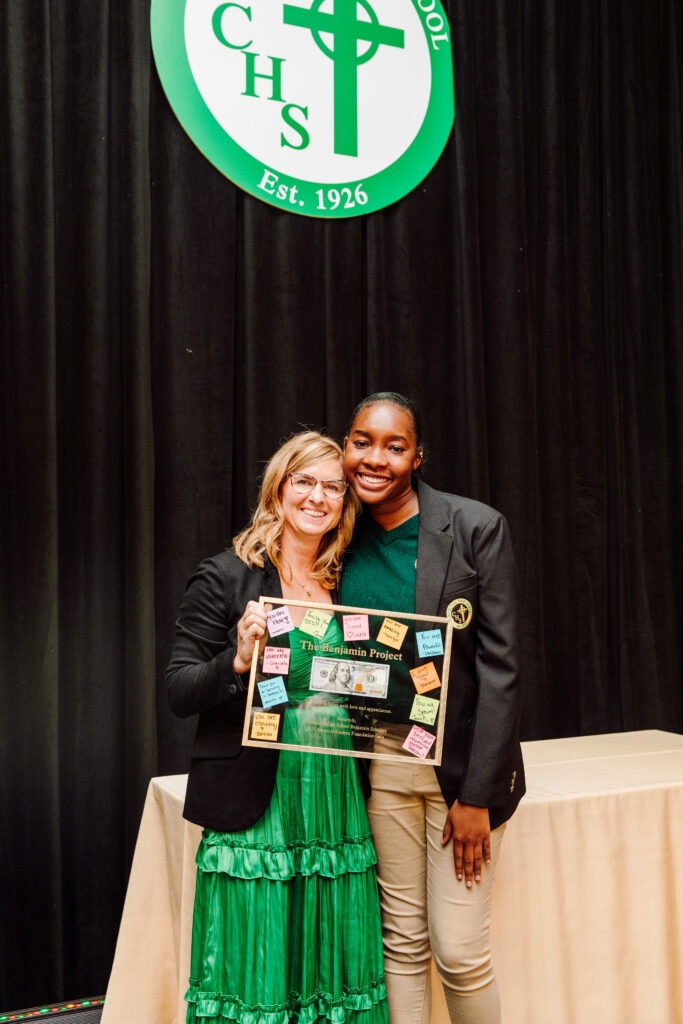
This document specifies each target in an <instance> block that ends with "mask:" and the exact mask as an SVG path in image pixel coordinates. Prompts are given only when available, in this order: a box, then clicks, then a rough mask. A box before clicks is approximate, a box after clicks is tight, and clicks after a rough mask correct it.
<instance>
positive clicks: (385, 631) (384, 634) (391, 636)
mask: <svg viewBox="0 0 683 1024" xmlns="http://www.w3.org/2000/svg"><path fill="white" fill-rule="evenodd" d="M407 632H408V627H407V626H404V625H403V623H402V622H397V621H396V619H385V620H384V622H383V623H382V628H381V629H380V631H379V633H378V634H377V639H378V641H379V642H380V643H381V644H384V645H385V646H386V647H393V648H394V649H395V650H397V651H398V650H400V647H401V644H402V643H403V641H404V640H405V638H406V633H407Z"/></svg>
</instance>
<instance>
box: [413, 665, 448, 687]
mask: <svg viewBox="0 0 683 1024" xmlns="http://www.w3.org/2000/svg"><path fill="white" fill-rule="evenodd" d="M410 674H411V676H412V679H413V682H414V683H415V689H416V690H417V692H418V693H426V692H427V690H434V689H436V687H437V686H441V680H440V679H439V673H438V672H437V671H436V669H435V668H434V662H433V661H428V662H427V664H426V665H418V666H417V668H411V670H410Z"/></svg>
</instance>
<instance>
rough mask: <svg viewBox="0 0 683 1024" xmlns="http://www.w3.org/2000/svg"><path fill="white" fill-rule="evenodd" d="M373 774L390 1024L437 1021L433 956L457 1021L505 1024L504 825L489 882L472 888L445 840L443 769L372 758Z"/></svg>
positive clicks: (496, 836) (486, 868)
mask: <svg viewBox="0 0 683 1024" xmlns="http://www.w3.org/2000/svg"><path fill="white" fill-rule="evenodd" d="M370 779H371V782H372V796H371V798H370V800H369V802H368V815H369V817H370V825H371V826H372V834H373V838H374V841H375V846H376V848H377V857H378V863H379V884H380V899H381V904H382V932H383V938H384V966H385V972H386V979H387V991H388V996H389V1021H390V1024H429V1019H430V1013H431V988H430V966H431V963H430V962H431V956H432V954H433V956H434V962H435V964H436V968H437V970H438V973H439V976H440V978H441V980H442V982H443V986H444V992H445V996H446V1003H447V1005H448V1012H449V1014H450V1018H451V1021H452V1024H498V1022H499V1021H500V999H499V995H498V986H497V983H496V978H495V974H494V972H493V966H492V963H491V949H490V944H489V925H490V920H491V892H492V888H493V878H494V873H495V867H496V863H497V860H498V854H499V851H500V845H501V842H502V839H503V832H504V830H505V825H501V827H500V828H498V829H496V830H495V832H492V833H491V863H490V864H488V865H487V864H486V863H483V864H482V880H481V882H473V883H472V888H471V889H467V888H466V886H465V881H464V879H463V880H462V881H460V882H459V881H458V880H457V878H456V877H455V868H454V864H453V841H452V840H451V841H450V842H449V844H448V845H447V846H445V847H443V846H442V845H441V833H442V831H443V826H444V821H445V819H446V814H447V810H448V808H447V807H446V804H445V802H444V799H443V797H442V795H441V790H440V789H439V784H438V782H437V779H436V775H435V774H434V769H433V768H432V767H431V766H429V765H424V764H420V763H419V762H416V761H413V760H410V761H408V762H406V764H405V765H402V764H396V763H391V762H383V761H373V762H372V765H371V768H370Z"/></svg>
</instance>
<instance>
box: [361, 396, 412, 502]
mask: <svg viewBox="0 0 683 1024" xmlns="http://www.w3.org/2000/svg"><path fill="white" fill-rule="evenodd" d="M421 461H422V452H421V450H420V449H418V447H417V438H416V436H415V427H414V424H413V418H412V416H411V414H410V413H409V412H408V410H407V409H403V408H402V407H401V406H400V405H394V404H393V403H392V402H378V403H377V404H376V405H370V406H366V407H365V408H363V409H361V410H360V412H359V413H358V415H357V416H356V418H355V420H354V421H353V423H352V424H351V429H350V430H349V436H348V437H347V438H346V440H345V441H344V470H345V472H346V476H347V478H348V480H349V483H350V484H351V486H352V487H353V489H354V491H355V492H356V494H357V495H358V497H359V498H360V500H361V501H362V502H363V503H364V504H366V505H369V506H370V512H371V513H372V514H373V515H375V514H376V513H377V512H379V511H381V510H383V509H390V508H395V507H397V506H400V505H401V504H402V503H407V502H409V501H411V500H412V499H413V497H414V493H415V492H414V489H413V484H412V473H413V472H414V470H416V469H417V467H418V466H419V465H420V462H421Z"/></svg>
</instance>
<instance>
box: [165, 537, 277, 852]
mask: <svg viewBox="0 0 683 1024" xmlns="http://www.w3.org/2000/svg"><path fill="white" fill-rule="evenodd" d="M261 594H265V595H267V596H269V597H282V587H281V585H280V577H279V575H278V572H277V569H275V567H274V566H273V565H272V564H271V562H270V561H269V560H268V559H266V564H265V566H264V568H263V569H259V568H253V569H249V568H247V566H246V565H245V564H244V562H242V561H240V559H239V558H238V557H237V555H235V554H234V552H232V551H224V552H222V553H221V554H220V555H216V556H215V557H214V558H207V559H206V560H205V561H204V562H202V563H201V565H200V566H199V568H198V569H197V571H196V572H195V573H194V575H193V576H192V577H191V578H190V580H189V582H188V584H187V588H186V590H185V596H184V597H183V600H182V603H181V605H180V611H179V612H178V619H177V622H176V638H175V643H174V645H173V651H172V653H171V660H170V662H169V665H168V668H167V669H166V674H165V678H166V683H167V685H168V701H169V704H170V707H171V710H172V711H174V712H175V714H176V715H180V717H181V718H186V717H187V716H189V715H195V714H199V720H198V722H197V731H196V734H195V739H194V744H193V747H192V758H191V762H190V771H189V775H188V780H187V793H186V796H185V807H184V810H183V815H184V817H185V818H187V819H188V820H189V821H193V822H195V823H196V824H197V825H203V826H204V828H210V829H214V830H215V831H217V832H238V831H240V830H241V829H245V828H248V827H249V825H253V824H254V822H255V821H258V819H259V818H260V817H261V816H262V815H263V814H264V812H265V810H266V808H267V806H268V804H269V802H270V797H271V794H272V792H273V786H274V784H275V772H276V770H277V762H278V757H279V751H277V750H264V749H261V748H260V747H243V746H242V728H243V725H244V708H245V703H246V692H247V685H248V679H249V677H248V675H244V676H241V675H238V674H237V673H236V672H235V671H234V669H233V667H232V663H233V660H234V658H235V654H236V652H237V622H238V620H239V619H240V618H241V616H242V613H243V611H244V608H245V605H246V603H247V601H258V599H259V596H260V595H261Z"/></svg>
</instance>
